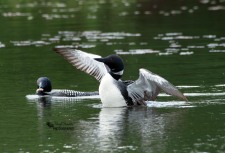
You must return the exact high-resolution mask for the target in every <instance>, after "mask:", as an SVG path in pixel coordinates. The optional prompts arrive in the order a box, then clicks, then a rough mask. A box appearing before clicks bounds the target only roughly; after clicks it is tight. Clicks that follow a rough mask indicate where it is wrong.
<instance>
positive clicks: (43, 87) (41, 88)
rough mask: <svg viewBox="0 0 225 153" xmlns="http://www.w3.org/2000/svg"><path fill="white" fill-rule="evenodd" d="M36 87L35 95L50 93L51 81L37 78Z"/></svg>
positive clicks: (45, 78)
mask: <svg viewBox="0 0 225 153" xmlns="http://www.w3.org/2000/svg"><path fill="white" fill-rule="evenodd" d="M37 86H38V89H37V90H36V93H37V94H38V95H45V94H46V92H50V91H51V90H52V84H51V81H50V80H49V78H47V77H40V78H38V79H37Z"/></svg>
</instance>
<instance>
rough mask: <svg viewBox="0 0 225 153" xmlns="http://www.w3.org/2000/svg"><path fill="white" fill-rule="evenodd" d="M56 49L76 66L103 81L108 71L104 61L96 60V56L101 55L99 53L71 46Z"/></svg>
mask: <svg viewBox="0 0 225 153" xmlns="http://www.w3.org/2000/svg"><path fill="white" fill-rule="evenodd" d="M54 51H55V52H57V53H59V54H60V55H62V56H63V57H64V58H65V59H66V60H67V61H68V62H69V63H71V64H72V65H73V66H74V67H76V68H77V69H79V70H81V71H84V72H86V73H87V74H89V75H92V76H94V77H95V78H96V79H97V80H98V81H101V79H102V77H103V76H104V75H105V74H106V73H107V72H108V71H107V68H106V66H105V64H104V63H101V62H98V61H96V60H94V58H99V57H101V56H99V55H95V54H89V53H85V52H83V51H80V50H77V49H71V48H55V49H54Z"/></svg>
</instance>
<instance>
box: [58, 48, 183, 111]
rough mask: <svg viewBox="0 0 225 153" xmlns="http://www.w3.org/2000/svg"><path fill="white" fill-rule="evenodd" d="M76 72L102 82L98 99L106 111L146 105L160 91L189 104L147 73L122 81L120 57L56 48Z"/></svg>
mask: <svg viewBox="0 0 225 153" xmlns="http://www.w3.org/2000/svg"><path fill="white" fill-rule="evenodd" d="M54 51H56V52H57V53H59V54H61V55H62V56H63V57H64V58H65V59H66V60H67V61H69V62H70V63H71V64H72V65H73V66H74V67H76V68H77V69H79V70H81V71H84V72H86V73H88V74H90V75H92V76H94V77H95V78H96V79H97V80H98V81H99V82H100V85H99V95H100V99H101V102H102V104H103V107H123V106H134V105H146V102H145V101H146V100H152V101H153V100H155V99H156V97H157V95H158V94H159V92H160V91H161V90H163V91H164V92H165V93H167V94H169V95H173V96H176V97H178V98H180V99H182V100H185V101H187V98H186V97H185V96H184V95H183V94H182V93H181V92H180V91H179V90H178V89H177V88H176V87H175V86H174V85H172V84H171V83H170V82H168V81H167V80H166V79H164V78H162V77H161V76H159V75H157V74H154V73H152V72H150V71H148V70H146V69H143V68H141V69H140V70H139V78H138V79H137V80H136V81H128V82H123V81H121V77H122V75H123V72H124V64H123V60H122V59H121V58H120V57H119V56H118V55H115V54H113V55H109V56H107V57H104V58H102V57H101V56H99V55H96V56H92V55H93V54H91V55H90V54H89V53H86V52H83V51H80V50H76V49H71V48H63V47H56V48H55V49H54Z"/></svg>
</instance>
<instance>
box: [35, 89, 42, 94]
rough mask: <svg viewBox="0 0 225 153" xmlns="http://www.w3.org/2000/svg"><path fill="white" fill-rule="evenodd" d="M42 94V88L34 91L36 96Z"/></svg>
mask: <svg viewBox="0 0 225 153" xmlns="http://www.w3.org/2000/svg"><path fill="white" fill-rule="evenodd" d="M42 92H44V89H43V88H38V89H37V90H36V94H40V93H42Z"/></svg>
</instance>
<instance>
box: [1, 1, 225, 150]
mask: <svg viewBox="0 0 225 153" xmlns="http://www.w3.org/2000/svg"><path fill="white" fill-rule="evenodd" d="M224 15H225V2H224V1H223V0H220V1H212V0H200V1H188V2H187V1H184V0H175V1H168V2H167V1H162V0H159V1H147V0H141V1H133V0H125V1H106V0H98V1H87V2H86V1H77V0H68V1H54V2H48V1H44V0H38V1H31V0H24V1H12V0H9V1H3V0H2V1H0V23H1V24H0V29H1V30H0V152H21V153H22V152H43V153H44V152H96V153H98V152H146V153H162V152H165V153H168V152H177V153H180V152H182V153H183V152H185V153H186V152H187V153H189V152H190V153H194V152H207V153H208V152H209V153H221V152H225V100H224V99H225V91H224V90H225V81H224V80H225V29H224V27H225V20H224ZM57 45H74V46H77V47H78V48H79V49H81V50H84V51H86V52H91V53H96V54H100V55H103V56H104V55H108V54H112V53H117V54H120V55H121V57H122V58H123V59H124V62H125V66H126V69H125V74H124V76H123V78H124V79H137V77H138V69H139V68H142V67H144V68H146V69H149V70H151V71H152V72H154V73H157V74H159V75H161V76H163V77H165V78H166V79H168V80H169V81H170V82H172V83H173V84H174V85H176V86H178V87H179V89H180V90H181V91H182V92H184V93H185V95H186V96H187V98H188V99H189V102H188V103H185V102H181V101H179V100H178V99H176V98H173V97H167V96H165V95H164V94H162V95H160V96H159V98H158V99H157V101H156V102H148V107H140V108H133V109H128V108H101V102H100V100H99V99H86V100H84V99H83V100H79V99H52V100H46V101H45V100H43V99H39V100H30V99H27V98H26V95H29V94H34V92H35V89H36V79H37V78H38V77H40V76H48V77H49V78H50V79H51V80H52V82H53V86H54V87H55V88H59V89H62V88H66V89H73V90H81V91H94V90H97V89H98V82H97V81H96V80H95V79H94V78H92V77H90V76H88V75H86V74H84V73H83V72H80V71H78V70H74V68H73V67H72V66H71V65H70V64H69V63H67V62H66V61H65V60H64V59H63V58H62V57H60V56H59V55H57V54H56V53H54V52H53V51H52V48H53V47H54V46H57Z"/></svg>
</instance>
